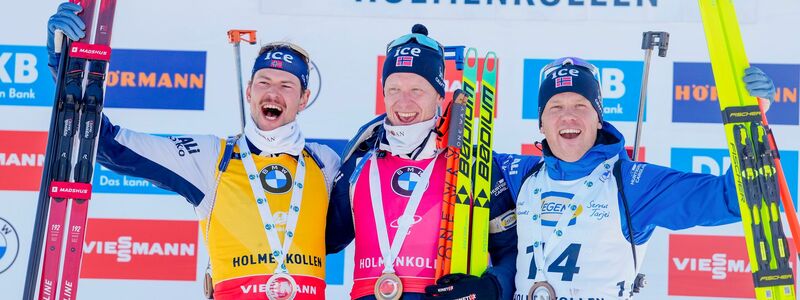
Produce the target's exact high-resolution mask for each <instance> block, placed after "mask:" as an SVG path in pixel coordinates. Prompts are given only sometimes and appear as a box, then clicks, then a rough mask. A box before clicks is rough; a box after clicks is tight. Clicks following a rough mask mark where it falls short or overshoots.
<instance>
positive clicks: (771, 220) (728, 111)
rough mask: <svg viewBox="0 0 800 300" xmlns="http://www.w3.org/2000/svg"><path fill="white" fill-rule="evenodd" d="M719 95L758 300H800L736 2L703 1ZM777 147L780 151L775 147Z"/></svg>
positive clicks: (708, 40) (704, 22)
mask: <svg viewBox="0 0 800 300" xmlns="http://www.w3.org/2000/svg"><path fill="white" fill-rule="evenodd" d="M699 4H700V15H701V17H702V20H703V29H704V31H705V35H706V42H707V44H708V51H709V56H710V57H711V67H712V69H713V71H714V80H715V82H716V85H717V92H718V94H719V105H720V110H721V111H722V121H723V124H724V126H725V132H726V138H727V141H728V148H729V151H730V155H731V168H732V171H733V174H734V181H735V183H736V192H737V195H738V200H739V209H740V210H741V215H742V225H743V227H744V235H745V242H746V245H747V253H748V257H749V259H750V263H751V271H752V273H753V283H754V288H755V296H756V299H758V300H767V299H770V300H771V299H779V300H783V299H795V291H794V278H793V274H792V270H791V267H790V266H789V261H788V258H789V257H791V255H790V254H789V247H788V244H787V239H786V236H785V234H784V232H783V228H782V227H781V226H782V225H781V217H780V212H779V207H778V199H777V197H778V196H777V192H776V191H778V187H777V181H776V180H775V173H774V169H775V167H774V158H773V156H772V154H771V153H772V152H773V149H771V145H769V144H768V140H767V138H766V135H767V131H766V129H765V128H764V127H763V124H762V118H763V119H764V120H765V119H766V116H762V112H761V110H760V109H759V105H758V100H757V99H756V98H754V97H752V96H750V95H749V94H748V92H747V90H746V88H745V86H744V83H743V82H742V78H743V77H744V70H745V69H746V68H747V67H749V62H748V61H747V56H746V54H745V51H744V44H743V42H742V38H741V33H740V31H739V25H738V21H737V19H736V13H735V11H734V7H733V3H732V0H699ZM774 151H777V149H774Z"/></svg>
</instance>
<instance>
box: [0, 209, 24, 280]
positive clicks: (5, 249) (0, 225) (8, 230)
mask: <svg viewBox="0 0 800 300" xmlns="http://www.w3.org/2000/svg"><path fill="white" fill-rule="evenodd" d="M17 255H19V235H17V230H16V229H14V226H13V225H11V223H9V222H8V221H6V220H5V219H3V218H0V274H3V272H5V271H6V270H8V269H9V268H11V266H12V265H13V264H14V262H15V261H16V260H17Z"/></svg>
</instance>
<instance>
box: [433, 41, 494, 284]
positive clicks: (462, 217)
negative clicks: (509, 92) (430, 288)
mask: <svg viewBox="0 0 800 300" xmlns="http://www.w3.org/2000/svg"><path fill="white" fill-rule="evenodd" d="M477 54H478V51H477V50H476V49H475V48H469V49H467V52H466V55H465V60H466V63H467V66H466V67H465V68H464V74H463V78H462V89H463V95H464V99H463V103H464V105H463V108H459V110H461V109H463V110H462V111H463V115H464V118H463V126H462V128H463V129H461V142H460V143H461V145H460V151H459V158H458V166H457V168H458V169H457V170H458V176H457V177H456V178H455V179H456V183H455V187H456V189H455V190H456V203H455V205H454V210H453V214H452V215H453V243H452V249H451V250H452V257H451V260H450V267H449V270H448V269H447V267H445V272H444V274H449V273H464V274H472V275H476V276H480V275H481V274H482V273H483V272H484V271H485V270H486V268H487V267H488V264H489V253H488V252H489V250H488V243H489V212H490V211H489V203H490V200H491V180H492V163H493V159H492V136H493V125H494V100H495V94H496V92H497V90H496V87H495V85H496V84H497V59H496V55H495V53H494V52H489V53H488V54H487V55H486V58H485V59H484V61H483V66H482V67H481V68H482V69H481V72H482V74H483V75H482V77H483V78H482V81H481V101H480V106H479V110H478V111H479V112H478V113H477V115H476V110H475V104H476V103H475V91H476V86H477V84H476V83H477V77H478V64H479V60H478V55H477ZM490 63H492V64H493V66H492V68H491V69H490V68H489V67H490V65H489V64H490ZM454 107H455V106H454ZM454 112H455V109H454ZM476 117H478V124H477V125H478V128H476V129H474V128H473V121H474V119H475V118H476ZM451 124H452V123H451ZM473 130H474V131H473ZM437 274H438V273H437Z"/></svg>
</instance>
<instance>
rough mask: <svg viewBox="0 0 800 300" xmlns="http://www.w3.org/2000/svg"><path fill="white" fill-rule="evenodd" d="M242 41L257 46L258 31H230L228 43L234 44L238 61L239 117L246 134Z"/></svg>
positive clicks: (234, 51)
mask: <svg viewBox="0 0 800 300" xmlns="http://www.w3.org/2000/svg"><path fill="white" fill-rule="evenodd" d="M242 41H245V42H247V43H248V44H250V45H255V44H256V31H255V30H243V29H231V30H228V42H229V43H231V44H233V54H234V58H235V60H236V78H237V79H238V80H239V81H238V82H239V116H240V117H241V118H240V120H241V126H242V127H241V132H242V133H244V124H245V122H244V118H245V116H244V115H245V114H244V102H245V100H244V88H243V82H242V59H241V57H242V54H241V47H239V43H241V42H242Z"/></svg>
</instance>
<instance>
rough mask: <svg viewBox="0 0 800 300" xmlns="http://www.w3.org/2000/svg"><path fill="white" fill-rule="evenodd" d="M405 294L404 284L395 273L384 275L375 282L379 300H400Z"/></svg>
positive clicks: (376, 295) (376, 294) (376, 296)
mask: <svg viewBox="0 0 800 300" xmlns="http://www.w3.org/2000/svg"><path fill="white" fill-rule="evenodd" d="M402 294H403V282H402V281H400V277H397V275H395V274H394V273H383V275H381V277H379V278H378V281H375V298H378V299H379V300H398V299H400V296H401V295H402Z"/></svg>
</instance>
